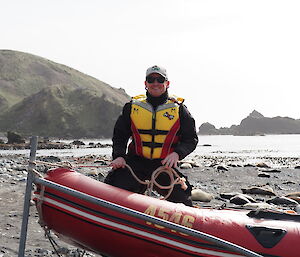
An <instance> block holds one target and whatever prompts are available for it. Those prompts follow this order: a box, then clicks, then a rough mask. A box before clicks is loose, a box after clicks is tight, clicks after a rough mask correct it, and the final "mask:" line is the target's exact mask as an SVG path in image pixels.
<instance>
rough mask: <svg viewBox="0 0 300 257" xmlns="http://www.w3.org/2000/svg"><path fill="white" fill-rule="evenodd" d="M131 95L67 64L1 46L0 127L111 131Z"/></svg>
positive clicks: (70, 133) (47, 132) (66, 133)
mask: <svg viewBox="0 0 300 257" xmlns="http://www.w3.org/2000/svg"><path fill="white" fill-rule="evenodd" d="M129 99H130V97H129V96H128V95H127V94H126V93H125V91H124V90H123V89H116V88H113V87H111V86H109V85H108V84H106V83H104V82H101V81H99V80H97V79H95V78H93V77H90V76H88V75H85V74H83V73H81V72H79V71H77V70H74V69H72V68H70V67H67V66H64V65H61V64H57V63H54V62H51V61H49V60H46V59H43V58H41V57H38V56H34V55H30V54H26V53H21V52H16V51H8V50H2V51H0V131H3V132H5V131H7V130H13V131H17V132H20V133H23V134H26V135H32V134H35V135H40V136H53V137H110V136H111V134H112V130H113V126H114V123H115V121H116V119H117V118H118V115H119V114H120V112H121V109H122V106H123V105H124V103H125V102H127V101H128V100H129Z"/></svg>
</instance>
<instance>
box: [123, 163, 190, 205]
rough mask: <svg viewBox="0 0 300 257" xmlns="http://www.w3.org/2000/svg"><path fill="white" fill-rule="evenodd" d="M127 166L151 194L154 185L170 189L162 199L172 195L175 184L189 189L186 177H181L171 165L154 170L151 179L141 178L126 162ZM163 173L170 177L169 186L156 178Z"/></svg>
mask: <svg viewBox="0 0 300 257" xmlns="http://www.w3.org/2000/svg"><path fill="white" fill-rule="evenodd" d="M125 166H126V167H127V168H128V170H129V171H130V172H131V174H132V176H133V177H134V178H135V179H136V181H138V182H139V183H140V184H142V185H146V186H147V189H149V191H150V192H149V194H151V192H153V187H154V186H156V187H157V188H159V189H162V190H168V193H167V194H166V195H165V196H164V197H163V198H162V200H166V199H168V197H169V196H170V195H171V193H172V191H173V189H174V186H175V185H177V184H180V185H181V188H182V189H183V190H186V189H187V185H186V183H185V182H186V179H185V178H184V177H182V178H181V177H179V175H178V174H177V172H176V171H175V170H174V169H172V168H169V167H165V166H160V167H158V168H157V169H156V170H155V171H153V173H152V175H151V179H150V180H145V181H143V180H141V179H139V178H138V176H137V175H136V174H135V173H134V171H133V170H132V168H131V167H130V166H129V165H128V164H125ZM162 173H166V174H167V175H168V176H169V178H170V185H168V186H163V185H161V184H159V183H158V182H157V181H156V179H157V178H158V176H159V175H160V174H162Z"/></svg>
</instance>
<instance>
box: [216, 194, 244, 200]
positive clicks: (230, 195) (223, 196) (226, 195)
mask: <svg viewBox="0 0 300 257" xmlns="http://www.w3.org/2000/svg"><path fill="white" fill-rule="evenodd" d="M239 194H241V193H239V192H230V193H220V197H221V198H224V199H227V200H229V199H230V198H232V197H234V196H236V195H239Z"/></svg>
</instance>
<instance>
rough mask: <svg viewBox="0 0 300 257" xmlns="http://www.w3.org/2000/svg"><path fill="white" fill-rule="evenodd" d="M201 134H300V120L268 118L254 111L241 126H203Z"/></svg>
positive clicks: (200, 130)
mask: <svg viewBox="0 0 300 257" xmlns="http://www.w3.org/2000/svg"><path fill="white" fill-rule="evenodd" d="M204 124H205V123H204ZM211 126H213V125H211ZM213 127H214V126H213ZM199 134H202V135H242V136H244V135H260V134H300V120H296V119H292V118H289V117H279V116H278V117H273V118H268V117H264V116H263V115H262V114H261V113H259V112H257V111H255V110H254V111H253V112H252V113H250V114H249V116H248V117H246V118H245V119H243V120H242V121H241V123H240V125H233V126H231V127H230V128H220V129H216V128H214V129H210V130H209V129H207V128H206V127H205V126H203V124H202V125H201V126H200V128H199Z"/></svg>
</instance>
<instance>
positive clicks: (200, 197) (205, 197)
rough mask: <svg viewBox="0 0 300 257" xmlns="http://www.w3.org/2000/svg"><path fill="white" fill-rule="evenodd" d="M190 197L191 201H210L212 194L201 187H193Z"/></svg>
mask: <svg viewBox="0 0 300 257" xmlns="http://www.w3.org/2000/svg"><path fill="white" fill-rule="evenodd" d="M191 199H192V200H193V201H201V202H210V201H211V200H212V199H213V196H212V195H211V194H209V193H206V192H204V191H203V190H201V189H193V190H192V196H191Z"/></svg>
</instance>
